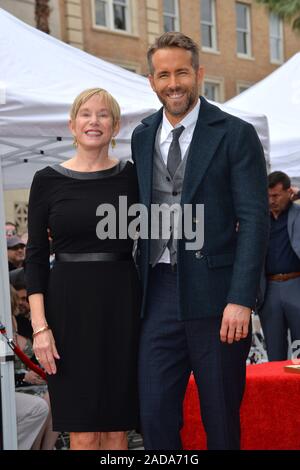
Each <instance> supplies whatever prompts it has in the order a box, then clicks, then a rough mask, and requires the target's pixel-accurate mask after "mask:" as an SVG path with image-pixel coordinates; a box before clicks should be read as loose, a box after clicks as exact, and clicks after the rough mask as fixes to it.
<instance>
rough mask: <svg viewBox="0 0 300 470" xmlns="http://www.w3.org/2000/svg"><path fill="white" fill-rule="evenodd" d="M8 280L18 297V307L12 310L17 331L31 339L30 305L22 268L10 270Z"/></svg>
mask: <svg viewBox="0 0 300 470" xmlns="http://www.w3.org/2000/svg"><path fill="white" fill-rule="evenodd" d="M9 282H10V284H11V285H12V286H13V287H14V289H15V291H16V295H17V298H18V308H17V309H16V311H15V312H14V315H15V317H16V321H17V329H18V333H19V334H20V335H21V336H24V337H25V338H29V339H32V333H33V331H32V326H31V321H30V305H29V302H28V297H27V289H26V285H25V276H24V268H18V269H14V270H13V271H10V273H9Z"/></svg>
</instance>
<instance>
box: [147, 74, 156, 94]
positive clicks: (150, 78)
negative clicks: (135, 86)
mask: <svg viewBox="0 0 300 470" xmlns="http://www.w3.org/2000/svg"><path fill="white" fill-rule="evenodd" d="M148 80H149V82H150V85H151V88H152V90H153V91H156V90H155V85H154V78H153V75H151V74H149V75H148Z"/></svg>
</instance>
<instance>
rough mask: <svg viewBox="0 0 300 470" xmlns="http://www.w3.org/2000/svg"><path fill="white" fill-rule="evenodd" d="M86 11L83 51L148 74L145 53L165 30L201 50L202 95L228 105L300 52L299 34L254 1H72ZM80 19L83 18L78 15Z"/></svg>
mask: <svg viewBox="0 0 300 470" xmlns="http://www.w3.org/2000/svg"><path fill="white" fill-rule="evenodd" d="M65 3H69V4H73V7H75V6H76V5H77V7H76V11H78V15H79V14H80V12H79V8H80V7H81V13H82V22H81V30H80V34H81V35H82V46H81V47H82V48H83V49H84V50H86V51H87V52H89V53H91V54H94V55H96V56H98V57H101V58H103V59H105V60H108V61H111V62H114V63H116V64H118V65H121V66H123V67H126V68H128V69H130V70H134V71H136V72H137V73H141V74H144V75H146V74H147V72H148V69H147V63H146V52H147V49H148V47H149V45H150V44H152V42H153V41H154V40H155V38H156V37H157V36H159V35H160V34H162V33H163V32H164V31H171V30H179V31H181V32H183V33H184V34H187V35H189V36H191V37H192V38H193V39H194V40H195V41H196V42H197V43H198V44H199V46H200V58H201V63H202V64H203V66H204V68H205V81H204V84H203V90H202V93H203V94H204V95H205V96H207V97H208V98H210V99H213V100H215V101H219V102H223V101H227V100H228V99H230V98H232V97H233V96H235V95H236V94H238V93H240V92H242V91H243V90H245V89H246V88H248V87H249V86H251V85H252V84H254V83H256V82H258V81H259V80H261V79H262V78H264V77H265V76H267V75H268V74H270V73H271V72H273V71H274V70H275V69H276V68H277V67H278V66H280V65H281V64H282V63H283V62H285V61H286V60H287V59H288V58H290V57H291V56H292V55H294V54H295V53H296V52H298V51H299V50H300V35H299V34H297V33H295V32H293V31H292V29H291V27H290V25H289V24H287V23H284V22H283V21H282V20H280V19H279V18H278V17H277V16H276V15H274V14H270V13H269V12H268V10H267V9H266V8H265V6H263V5H260V4H258V3H257V2H256V1H255V0H241V1H240V0H71V2H65ZM78 20H79V16H78Z"/></svg>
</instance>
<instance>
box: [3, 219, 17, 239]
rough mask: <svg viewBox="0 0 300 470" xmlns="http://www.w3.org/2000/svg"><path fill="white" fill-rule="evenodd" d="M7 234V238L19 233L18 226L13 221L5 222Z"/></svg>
mask: <svg viewBox="0 0 300 470" xmlns="http://www.w3.org/2000/svg"><path fill="white" fill-rule="evenodd" d="M5 234H6V238H9V237H13V236H15V235H18V233H17V226H16V224H14V223H13V222H8V221H7V222H5Z"/></svg>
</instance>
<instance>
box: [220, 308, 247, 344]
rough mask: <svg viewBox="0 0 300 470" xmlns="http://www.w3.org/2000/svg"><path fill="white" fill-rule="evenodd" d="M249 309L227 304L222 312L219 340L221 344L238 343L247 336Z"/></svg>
mask: <svg viewBox="0 0 300 470" xmlns="http://www.w3.org/2000/svg"><path fill="white" fill-rule="evenodd" d="M250 317H251V309H250V308H248V307H243V306H242V305H236V304H228V305H227V306H226V307H225V309H224V312H223V319H222V325H221V330H220V338H221V341H222V342H223V343H226V342H227V343H229V344H231V343H233V341H240V339H244V338H246V337H247V335H248V330H249V321H250Z"/></svg>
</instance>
